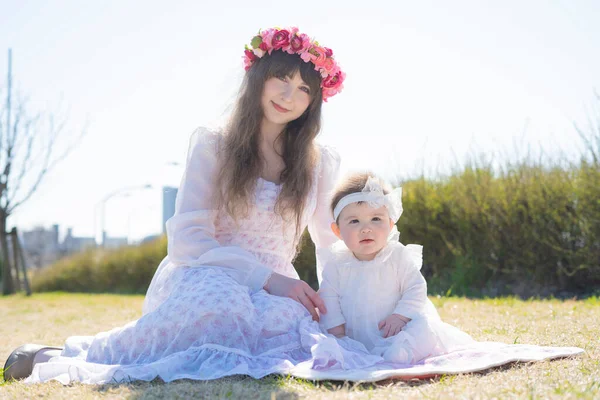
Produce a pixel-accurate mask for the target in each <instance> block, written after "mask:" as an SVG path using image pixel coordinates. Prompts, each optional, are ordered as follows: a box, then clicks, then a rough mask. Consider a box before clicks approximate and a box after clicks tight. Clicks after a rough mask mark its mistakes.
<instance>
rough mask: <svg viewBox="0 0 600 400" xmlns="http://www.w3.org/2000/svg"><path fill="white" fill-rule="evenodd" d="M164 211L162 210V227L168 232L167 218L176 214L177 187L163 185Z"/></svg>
mask: <svg viewBox="0 0 600 400" xmlns="http://www.w3.org/2000/svg"><path fill="white" fill-rule="evenodd" d="M162 193H163V211H162V229H163V233H167V226H166V224H167V220H168V219H169V218H171V217H172V216H173V215H175V199H176V198H177V188H175V187H171V186H163V190H162Z"/></svg>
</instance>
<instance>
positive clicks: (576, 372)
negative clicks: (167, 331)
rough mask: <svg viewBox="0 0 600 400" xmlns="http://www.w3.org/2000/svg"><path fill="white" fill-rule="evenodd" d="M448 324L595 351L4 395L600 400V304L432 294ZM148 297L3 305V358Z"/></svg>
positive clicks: (94, 328)
mask: <svg viewBox="0 0 600 400" xmlns="http://www.w3.org/2000/svg"><path fill="white" fill-rule="evenodd" d="M432 301H433V302H434V304H435V305H436V307H438V310H439V312H440V315H441V316H442V318H443V319H444V320H445V321H446V322H448V323H450V324H452V325H455V326H457V327H459V328H461V329H463V330H464V331H466V332H467V333H469V334H471V335H472V336H473V337H475V338H476V339H478V340H490V341H501V342H505V343H515V342H516V343H529V344H538V345H550V346H578V347H582V348H584V349H585V350H586V353H585V354H583V355H581V356H578V357H574V358H566V359H559V360H554V361H545V362H537V363H513V364H510V365H506V366H502V367H499V368H494V369H491V370H488V371H484V372H481V373H475V374H464V375H444V376H441V377H438V378H436V379H428V380H413V381H393V380H388V381H384V382H379V383H376V384H360V383H352V382H332V381H328V382H311V381H307V380H303V379H296V378H291V377H283V376H268V377H265V378H263V379H260V380H255V379H251V378H248V377H244V376H236V377H229V378H224V379H219V380H216V381H208V382H200V381H189V380H183V381H176V382H171V383H168V384H166V383H163V382H160V381H153V382H134V383H127V384H120V385H116V384H110V385H95V386H87V385H81V384H72V385H69V386H62V385H61V384H59V383H57V382H50V383H47V384H42V385H32V386H27V385H24V384H23V383H21V382H8V383H5V382H1V379H0V398H2V399H4V398H18V399H21V398H36V397H49V398H56V399H63V398H77V399H79V398H83V399H100V398H102V399H104V398H134V399H138V398H140V399H159V398H182V399H184V398H192V397H195V398H222V399H229V398H231V399H236V398H256V399H272V398H276V399H297V398H311V399H313V398H314V399H346V398H352V399H387V398H398V397H406V398H430V399H438V398H574V399H579V398H582V399H593V398H598V397H600V385H599V384H598V381H599V380H600V379H599V378H600V342H599V340H598V332H600V322H599V321H598V318H597V315H600V301H599V299H598V298H597V297H590V298H587V299H585V300H579V301H576V300H558V299H546V300H527V301H524V300H520V299H518V298H516V297H505V298H495V299H474V300H473V299H464V298H455V297H432ZM142 302H143V296H141V295H105V294H67V293H43V294H34V295H33V296H32V297H25V296H22V295H16V296H9V297H4V298H0V310H2V323H1V324H0V360H1V361H2V364H0V366H2V365H3V362H4V360H5V359H6V357H8V355H9V354H10V352H11V351H12V349H14V348H15V347H17V346H19V345H21V344H24V343H30V342H33V343H43V344H49V345H60V344H62V343H63V342H64V340H65V339H66V338H67V337H68V336H71V335H93V334H95V333H98V332H101V331H106V330H109V329H112V328H114V327H118V326H122V325H123V324H125V323H126V322H129V321H131V320H134V319H136V318H138V317H139V315H140V312H141V306H142Z"/></svg>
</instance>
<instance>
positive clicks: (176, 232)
mask: <svg viewBox="0 0 600 400" xmlns="http://www.w3.org/2000/svg"><path fill="white" fill-rule="evenodd" d="M220 139H221V137H220V135H219V134H217V133H213V132H210V131H208V130H206V129H199V130H198V131H196V132H195V134H194V135H193V136H192V140H191V145H190V151H189V155H188V160H187V167H186V172H185V174H184V177H183V180H182V184H181V187H180V190H179V193H178V197H177V205H176V213H175V215H174V216H173V217H172V218H171V219H170V220H169V221H168V223H167V232H168V242H169V245H168V256H167V257H166V258H165V259H164V260H163V262H162V263H161V264H160V266H159V268H158V269H157V271H156V273H155V275H154V278H153V279H152V283H151V285H150V287H149V289H148V293H147V296H146V299H145V303H144V310H143V316H142V317H141V318H140V319H138V320H137V321H133V322H131V323H129V324H127V325H125V326H123V327H120V328H116V329H113V330H111V331H109V332H103V333H99V334H97V335H96V336H74V337H70V338H68V339H67V341H66V343H65V349H64V350H63V352H62V354H61V356H60V357H55V358H53V359H51V360H50V361H49V362H46V363H39V364H36V365H35V367H34V371H33V373H32V375H31V376H30V377H29V378H28V379H27V381H26V382H29V383H32V382H43V381H47V380H50V379H56V380H59V381H60V382H63V383H65V384H66V383H69V382H72V381H80V382H84V383H104V382H111V381H113V382H114V381H128V380H152V379H154V378H156V377H160V378H162V379H163V380H164V381H172V380H175V379H182V378H191V379H216V378H220V377H223V376H227V375H234V374H246V375H250V376H252V377H255V378H260V377H262V376H265V375H267V374H270V373H285V372H286V371H289V370H290V368H291V367H293V366H294V365H296V364H298V363H300V362H302V361H307V360H310V359H311V357H312V354H311V351H310V348H311V346H312V345H313V344H314V343H315V342H316V341H317V340H331V337H325V336H324V335H322V334H321V333H320V330H319V325H318V323H316V322H313V321H312V319H311V317H310V315H309V313H308V312H307V311H306V309H305V308H304V307H303V306H302V305H300V304H299V303H297V302H296V301H294V300H291V299H288V298H283V297H277V296H272V295H269V294H268V293H266V292H265V291H264V290H263V289H262V287H263V286H264V284H265V282H266V281H267V279H268V278H269V277H270V274H271V273H272V271H275V272H278V273H280V274H283V275H286V276H288V277H292V278H298V274H297V273H296V271H295V269H294V267H293V265H292V263H291V262H292V258H293V256H294V254H295V246H296V243H295V242H294V237H295V225H294V224H293V223H289V222H286V221H284V220H283V219H282V218H281V217H279V216H278V215H277V214H275V213H274V205H275V201H276V198H277V195H278V192H279V190H280V186H278V185H276V184H274V183H272V182H268V181H265V180H262V179H261V180H259V181H258V182H257V187H256V201H255V206H254V207H253V208H252V209H251V210H250V213H249V216H248V217H247V218H246V219H243V220H241V221H238V224H237V225H236V224H235V222H234V221H233V220H232V219H231V217H229V215H227V214H225V213H224V212H219V211H217V210H215V209H214V208H213V207H212V201H211V193H212V190H213V188H214V187H215V185H214V181H213V179H214V176H215V167H216V165H217V163H216V161H217V158H216V157H217V153H218V150H219V142H220ZM338 167H339V158H338V156H337V155H336V154H335V153H334V152H332V151H331V150H330V149H328V148H325V147H320V162H319V165H318V167H317V168H316V169H315V179H314V185H313V188H312V190H311V191H310V194H309V196H308V203H307V205H306V208H305V210H306V211H305V213H304V216H303V226H306V225H308V228H309V231H310V234H311V238H312V239H313V241H314V242H315V244H316V246H317V248H319V247H322V246H329V245H330V244H332V243H333V242H334V241H335V240H336V238H335V236H334V235H333V233H332V232H331V230H330V223H331V222H332V217H331V215H330V211H329V201H330V192H331V189H332V187H333V185H334V183H335V181H336V179H337V172H338ZM318 273H319V276H320V271H318ZM359 353H360V352H359ZM356 356H358V357H359V358H358V359H357V361H356V363H355V365H357V366H360V365H366V364H368V363H371V364H372V363H373V361H374V359H372V358H368V357H367V358H361V357H362V356H361V355H360V354H356ZM354 357H355V355H354V354H347V355H346V357H345V358H346V359H348V360H353V358H354Z"/></svg>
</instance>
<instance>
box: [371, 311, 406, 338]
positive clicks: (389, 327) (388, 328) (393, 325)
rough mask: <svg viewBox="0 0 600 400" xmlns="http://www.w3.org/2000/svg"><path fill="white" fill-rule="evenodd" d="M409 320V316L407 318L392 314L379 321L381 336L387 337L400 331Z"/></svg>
mask: <svg viewBox="0 0 600 400" xmlns="http://www.w3.org/2000/svg"><path fill="white" fill-rule="evenodd" d="M409 321H410V318H407V317H405V316H404V315H400V314H392V315H390V316H389V317H387V318H386V319H384V320H383V321H381V322H380V323H379V325H378V327H379V330H380V331H381V332H382V333H383V337H384V338H387V337H390V336H394V335H395V334H397V333H398V332H400V331H401V330H402V328H404V326H405V325H406V324H407V323H408V322H409Z"/></svg>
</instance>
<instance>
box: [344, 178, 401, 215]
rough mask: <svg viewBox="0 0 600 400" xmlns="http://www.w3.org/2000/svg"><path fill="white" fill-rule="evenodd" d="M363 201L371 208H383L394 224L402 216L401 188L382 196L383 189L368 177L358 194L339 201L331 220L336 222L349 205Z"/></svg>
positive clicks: (351, 194)
mask: <svg viewBox="0 0 600 400" xmlns="http://www.w3.org/2000/svg"><path fill="white" fill-rule="evenodd" d="M359 201H364V202H367V203H368V204H369V206H371V207H373V208H380V207H383V206H385V207H386V208H387V210H388V213H389V214H390V218H391V219H392V221H394V223H396V222H398V219H400V215H402V188H401V187H399V188H396V189H394V190H392V191H391V192H390V193H388V194H383V188H382V187H381V185H380V184H379V182H378V181H377V180H376V179H374V178H373V177H369V179H368V180H367V183H366V184H365V187H364V188H363V190H362V192H360V193H350V194H349V195H346V196H344V197H342V198H341V199H340V201H339V202H338V203H337V205H336V206H335V209H334V210H333V219H334V220H336V221H337V219H338V217H339V216H340V213H341V212H342V210H343V209H344V207H346V206H347V205H349V204H352V203H358V202H359Z"/></svg>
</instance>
